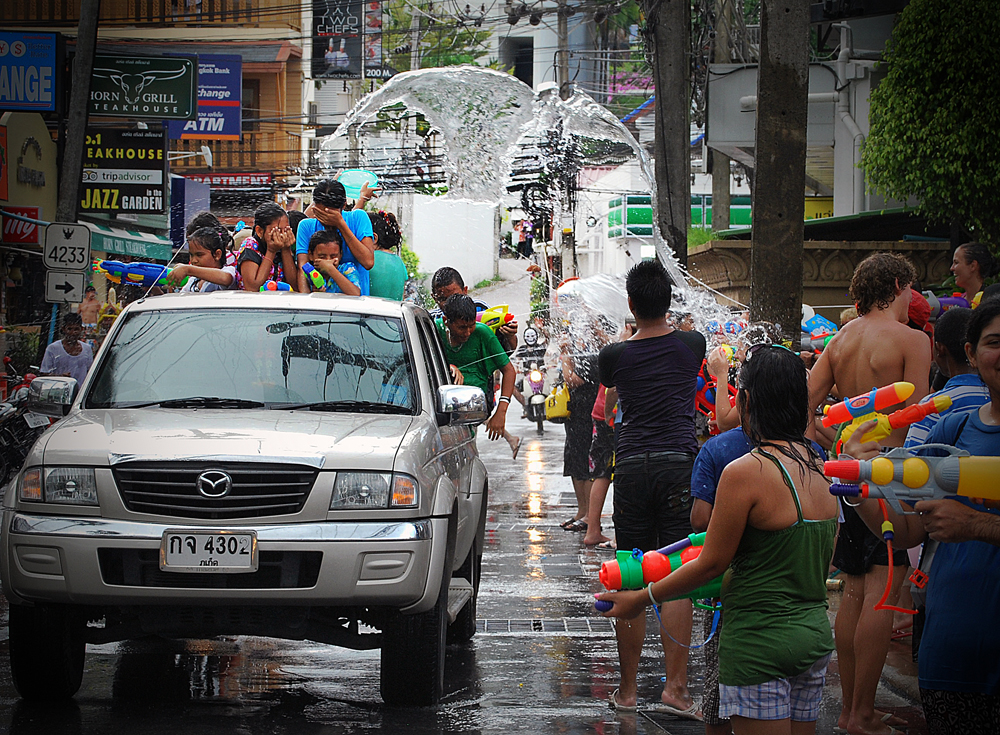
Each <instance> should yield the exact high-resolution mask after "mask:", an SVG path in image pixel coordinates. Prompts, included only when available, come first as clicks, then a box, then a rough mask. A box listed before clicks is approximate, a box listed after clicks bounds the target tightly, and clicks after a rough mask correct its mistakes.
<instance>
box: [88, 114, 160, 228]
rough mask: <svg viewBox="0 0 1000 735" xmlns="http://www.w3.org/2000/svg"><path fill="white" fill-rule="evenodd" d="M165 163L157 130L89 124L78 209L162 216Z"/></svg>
mask: <svg viewBox="0 0 1000 735" xmlns="http://www.w3.org/2000/svg"><path fill="white" fill-rule="evenodd" d="M166 167H167V136H166V134H165V133H164V132H163V131H162V130H126V129H113V128H88V129H87V137H86V141H85V144H84V148H83V188H82V195H81V196H82V198H81V200H80V210H81V212H83V213H93V212H101V213H106V214H122V213H127V214H163V212H164V205H165V203H166V196H167V194H166V191H167V189H166V184H167V176H166Z"/></svg>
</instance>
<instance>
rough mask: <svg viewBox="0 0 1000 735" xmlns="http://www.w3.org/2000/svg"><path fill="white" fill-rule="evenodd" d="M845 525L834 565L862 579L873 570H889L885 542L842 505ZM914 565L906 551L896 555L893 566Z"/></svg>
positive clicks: (834, 554) (849, 507)
mask: <svg viewBox="0 0 1000 735" xmlns="http://www.w3.org/2000/svg"><path fill="white" fill-rule="evenodd" d="M842 507H843V510H844V522H843V523H841V524H840V533H839V534H838V535H837V547H836V548H835V549H834V551H833V565H834V566H835V567H837V569H839V570H840V571H842V572H844V573H845V574H853V575H855V576H862V575H864V574H867V573H868V572H869V571H871V568H872V567H873V566H876V565H878V566H882V567H886V566H889V555H888V550H887V549H886V546H885V542H884V541H882V540H881V539H880V538H879V537H878V536H876V535H875V534H874V533H872V532H871V531H870V530H869V529H868V526H866V525H865V522H864V521H863V520H861V516H859V515H858V513H857V511H856V510H854V508H852V507H851V506H849V505H847V504H842ZM909 563H910V558H909V556H908V555H907V553H906V550H905V549H903V550H902V551H898V550H897V551H893V552H892V564H893V566H897V567H905V566H908V565H909Z"/></svg>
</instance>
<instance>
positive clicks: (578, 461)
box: [563, 415, 594, 480]
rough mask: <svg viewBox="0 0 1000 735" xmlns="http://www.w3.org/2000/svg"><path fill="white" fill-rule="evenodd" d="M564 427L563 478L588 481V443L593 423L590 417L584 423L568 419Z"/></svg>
mask: <svg viewBox="0 0 1000 735" xmlns="http://www.w3.org/2000/svg"><path fill="white" fill-rule="evenodd" d="M563 426H565V427H566V444H565V445H564V446H563V477H572V478H573V479H574V480H589V479H590V442H591V439H592V437H593V434H594V422H593V419H591V418H590V416H589V415H588V416H587V420H586V421H582V420H580V419H576V420H574V419H573V418H570V419H569V421H567V422H566V423H565V424H563Z"/></svg>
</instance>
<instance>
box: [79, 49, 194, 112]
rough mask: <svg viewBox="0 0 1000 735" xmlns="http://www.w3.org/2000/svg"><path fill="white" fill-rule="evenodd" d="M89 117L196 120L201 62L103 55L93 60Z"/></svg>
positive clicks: (184, 58)
mask: <svg viewBox="0 0 1000 735" xmlns="http://www.w3.org/2000/svg"><path fill="white" fill-rule="evenodd" d="M90 114H91V115H105V116H109V117H130V118H152V119H155V120H194V119H196V118H197V115H198V61H197V58H196V57H193V56H192V57H186V56H102V55H100V54H98V55H97V57H96V58H95V59H94V76H93V79H92V80H91V82H90Z"/></svg>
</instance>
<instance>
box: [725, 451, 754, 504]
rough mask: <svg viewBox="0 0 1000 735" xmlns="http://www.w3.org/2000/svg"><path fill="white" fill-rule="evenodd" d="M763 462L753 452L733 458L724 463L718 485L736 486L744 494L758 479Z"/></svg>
mask: <svg viewBox="0 0 1000 735" xmlns="http://www.w3.org/2000/svg"><path fill="white" fill-rule="evenodd" d="M763 468H764V466H763V463H762V462H761V461H760V457H756V456H754V455H753V454H744V455H743V456H742V457H740V458H739V459H734V460H733V461H732V462H730V463H729V464H727V465H726V468H725V469H724V470H723V471H722V476H721V477H720V478H719V486H720V487H721V486H722V485H724V484H725V485H730V486H738V487H739V490H740V493H741V494H745V493H748V492H750V491H752V490H753V488H754V487H755V483H756V482H757V481H759V480H760V476H761V472H762V471H763Z"/></svg>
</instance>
